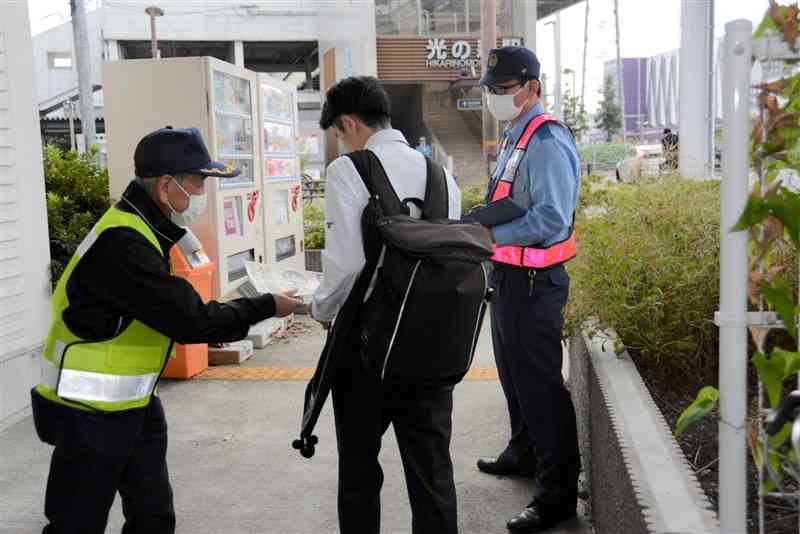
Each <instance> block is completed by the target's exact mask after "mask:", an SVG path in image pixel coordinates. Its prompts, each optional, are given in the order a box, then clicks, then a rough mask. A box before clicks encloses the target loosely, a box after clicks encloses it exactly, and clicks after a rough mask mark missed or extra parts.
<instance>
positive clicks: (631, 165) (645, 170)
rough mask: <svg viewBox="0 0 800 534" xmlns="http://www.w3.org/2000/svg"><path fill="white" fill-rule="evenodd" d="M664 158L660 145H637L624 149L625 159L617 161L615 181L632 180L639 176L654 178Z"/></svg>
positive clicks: (657, 174) (659, 171) (661, 166)
mask: <svg viewBox="0 0 800 534" xmlns="http://www.w3.org/2000/svg"><path fill="white" fill-rule="evenodd" d="M665 163H666V160H665V159H664V149H663V147H662V146H661V145H639V146H632V147H628V148H627V149H626V150H625V159H622V160H620V161H619V162H618V163H617V170H616V174H617V181H618V182H633V181H635V180H637V179H640V178H655V177H657V176H659V174H661V169H662V168H663V167H664V164H665Z"/></svg>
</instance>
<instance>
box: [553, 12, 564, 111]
mask: <svg viewBox="0 0 800 534" xmlns="http://www.w3.org/2000/svg"><path fill="white" fill-rule="evenodd" d="M553 46H554V49H555V54H556V83H555V86H554V87H553V115H555V116H557V117H561V116H562V114H563V112H562V110H561V11H557V12H556V21H555V25H554V26H553Z"/></svg>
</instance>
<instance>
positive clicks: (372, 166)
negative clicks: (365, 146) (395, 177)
mask: <svg viewBox="0 0 800 534" xmlns="http://www.w3.org/2000/svg"><path fill="white" fill-rule="evenodd" d="M347 157H348V158H350V161H352V162H353V165H354V166H355V168H356V170H357V171H358V174H359V175H360V176H361V180H363V182H364V186H365V187H366V188H367V191H369V194H370V196H371V197H373V198H375V199H377V201H378V203H379V204H380V206H381V209H382V210H383V215H385V216H392V215H408V214H409V209H408V206H406V205H405V204H403V202H401V201H400V198H399V197H398V196H397V192H396V191H395V190H394V188H393V187H392V184H391V182H389V177H388V176H387V175H386V169H384V168H383V164H382V163H381V160H380V159H378V156H376V155H375V154H374V153H373V152H372V151H371V150H359V151H357V152H351V153H349V154H347Z"/></svg>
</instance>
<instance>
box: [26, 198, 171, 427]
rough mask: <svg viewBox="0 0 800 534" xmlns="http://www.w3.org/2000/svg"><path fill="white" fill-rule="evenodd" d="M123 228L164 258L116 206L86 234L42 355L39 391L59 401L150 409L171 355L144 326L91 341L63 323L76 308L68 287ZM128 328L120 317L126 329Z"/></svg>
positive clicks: (56, 303)
mask: <svg viewBox="0 0 800 534" xmlns="http://www.w3.org/2000/svg"><path fill="white" fill-rule="evenodd" d="M117 227H125V228H130V229H132V230H135V231H137V232H139V233H140V234H142V235H143V236H144V237H145V238H146V239H147V241H148V242H149V243H150V244H151V245H152V246H153V247H155V248H156V249H157V250H158V252H159V254H162V255H163V254H164V252H163V251H162V249H161V245H160V244H159V242H158V239H156V236H155V234H154V233H153V231H152V230H151V229H150V227H149V226H147V224H146V223H145V222H144V221H143V220H142V219H141V218H140V217H138V216H137V215H134V214H130V213H127V212H124V211H121V210H119V209H118V208H116V207H112V208H110V209H109V210H108V211H107V212H106V213H105V215H103V216H102V217H101V218H100V220H99V221H97V224H95V226H94V228H92V230H91V231H90V232H89V233H88V234H87V235H86V237H85V238H84V240H83V241H82V242H81V244H80V245H79V246H78V248H77V250H76V251H75V254H74V255H73V256H72V258H71V259H70V261H69V263H68V264H67V267H66V269H65V270H64V273H63V274H62V276H61V279H60V280H59V281H58V285H57V286H56V290H55V292H54V293H53V317H52V322H51V325H50V331H49V333H48V336H47V341H46V342H45V347H44V351H43V353H42V381H41V383H40V384H39V385H38V386H37V388H36V390H37V391H38V392H39V393H40V394H41V395H42V396H44V397H46V398H48V399H50V400H53V401H55V402H59V403H61V404H66V405H68V406H73V407H79V408H85V409H95V410H100V411H119V410H128V409H131V408H139V407H143V406H146V405H147V404H148V403H149V402H150V396H151V395H152V392H153V389H154V388H155V386H156V383H157V382H158V377H159V375H160V374H161V370H162V368H163V366H164V363H165V361H166V358H167V356H168V351H169V348H170V346H171V341H170V339H169V338H168V337H166V336H164V335H163V334H161V333H159V332H157V331H155V330H153V329H152V328H150V327H149V326H147V325H145V324H144V323H141V322H139V321H136V320H134V321H132V322H131V323H130V324H129V325H128V326H127V328H125V329H122V328H120V329H118V331H117V332H115V333H114V335H113V337H111V338H110V339H106V340H99V341H87V340H84V339H81V338H79V337H78V336H76V335H75V334H73V333H72V331H71V330H70V329H69V327H68V326H67V324H66V323H65V322H64V320H63V313H64V311H65V310H66V309H67V308H68V307H69V305H70V303H69V297H68V295H67V290H66V287H67V284H68V283H69V279H70V277H71V275H72V273H73V272H74V270H75V268H76V267H77V265H78V263H79V262H80V260H81V259H82V258H83V257H84V256H85V255H86V254H87V253H88V252H89V250H90V249H91V248H92V246H94V244H95V243H96V242H97V240H98V238H99V237H100V236H101V235H102V233H103V232H104V231H106V230H109V229H111V228H117ZM121 283H124V281H121ZM122 324H123V320H122V318H120V327H121V326H122ZM76 403H77V404H76Z"/></svg>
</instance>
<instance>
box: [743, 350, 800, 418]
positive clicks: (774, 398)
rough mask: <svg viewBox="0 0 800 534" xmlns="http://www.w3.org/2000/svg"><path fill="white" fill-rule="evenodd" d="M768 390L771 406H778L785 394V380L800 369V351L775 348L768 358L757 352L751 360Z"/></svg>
mask: <svg viewBox="0 0 800 534" xmlns="http://www.w3.org/2000/svg"><path fill="white" fill-rule="evenodd" d="M751 361H752V362H753V365H754V366H755V368H756V371H758V376H759V378H760V379H761V382H762V383H763V384H764V389H766V390H767V396H768V397H769V404H770V407H771V408H777V407H778V405H779V404H780V402H781V396H782V394H783V382H784V381H785V380H786V379H787V378H789V377H790V376H792V375H795V374H797V373H798V371H800V353H798V352H787V351H785V350H781V349H775V350H774V351H773V352H772V355H771V356H770V357H769V358H767V357H766V356H765V355H764V354H762V353H760V352H757V353H756V354H755V355H754V356H753V359H752V360H751Z"/></svg>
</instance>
